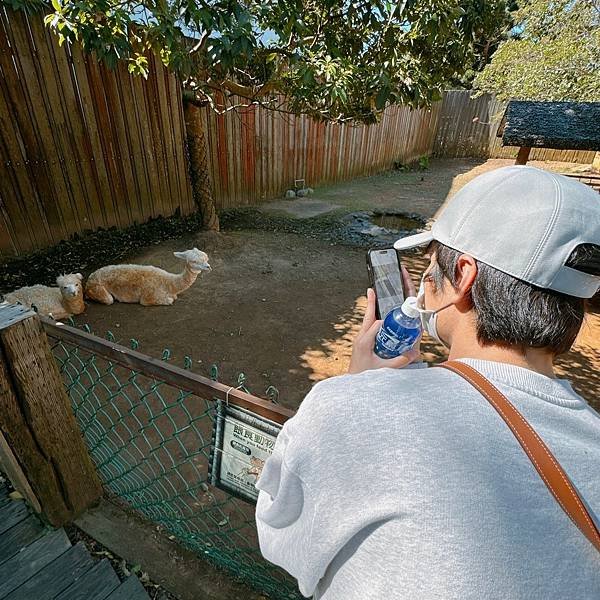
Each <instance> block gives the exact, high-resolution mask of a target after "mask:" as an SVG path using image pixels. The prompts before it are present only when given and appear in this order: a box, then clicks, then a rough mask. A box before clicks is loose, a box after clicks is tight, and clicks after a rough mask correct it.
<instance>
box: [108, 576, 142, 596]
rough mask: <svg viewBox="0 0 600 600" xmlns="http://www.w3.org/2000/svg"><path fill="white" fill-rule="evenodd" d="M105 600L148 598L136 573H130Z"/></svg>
mask: <svg viewBox="0 0 600 600" xmlns="http://www.w3.org/2000/svg"><path fill="white" fill-rule="evenodd" d="M106 600H148V594H147V593H146V590H145V589H144V586H143V585H142V584H141V583H140V580H139V579H138V578H137V576H136V575H130V576H129V577H128V578H127V579H126V580H125V581H124V582H123V583H122V584H121V585H120V586H119V587H118V588H117V589H116V590H114V592H113V593H112V594H111V595H110V596H108V598H107V599H106Z"/></svg>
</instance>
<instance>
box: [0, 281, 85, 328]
mask: <svg viewBox="0 0 600 600" xmlns="http://www.w3.org/2000/svg"><path fill="white" fill-rule="evenodd" d="M82 280H83V276H82V275H81V273H71V274H70V275H60V276H59V277H57V278H56V285H58V287H49V286H47V285H39V284H38V285H32V286H29V287H22V288H19V289H18V290H15V291H14V292H10V293H9V294H6V296H4V300H5V301H6V302H13V303H17V302H18V303H19V304H23V305H24V306H28V307H29V308H31V307H35V308H36V309H37V311H38V313H40V314H41V315H47V316H49V317H52V318H53V319H56V320H59V319H65V318H66V317H70V316H71V315H79V314H81V313H82V312H83V311H84V310H85V304H84V302H83V286H82V283H81V282H82Z"/></svg>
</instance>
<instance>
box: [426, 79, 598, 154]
mask: <svg viewBox="0 0 600 600" xmlns="http://www.w3.org/2000/svg"><path fill="white" fill-rule="evenodd" d="M471 94H472V92H470V91H469V90H452V91H449V92H446V93H445V94H444V99H443V101H442V106H441V110H440V117H439V125H438V130H437V134H436V138H435V144H434V148H433V153H434V156H438V157H444V158H461V157H474V158H515V157H516V156H517V152H518V150H519V149H518V148H514V147H510V146H507V147H502V143H501V140H500V138H498V137H496V132H497V131H498V126H499V124H500V120H501V119H502V115H503V114H504V108H505V106H506V105H505V104H504V103H503V102H499V101H498V100H496V97H495V96H494V95H492V94H483V95H482V96H479V97H478V98H471ZM475 118H477V120H476V121H474V120H473V119H475ZM594 154H595V153H594V152H586V151H582V150H552V149H549V148H533V149H532V150H531V154H530V155H529V160H556V161H564V162H574V163H584V164H587V163H591V162H592V161H593V160H594Z"/></svg>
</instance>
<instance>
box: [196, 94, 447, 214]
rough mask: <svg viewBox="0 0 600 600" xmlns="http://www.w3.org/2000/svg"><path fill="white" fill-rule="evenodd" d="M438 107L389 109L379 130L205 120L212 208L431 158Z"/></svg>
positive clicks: (267, 118) (296, 120) (255, 114)
mask: <svg viewBox="0 0 600 600" xmlns="http://www.w3.org/2000/svg"><path fill="white" fill-rule="evenodd" d="M439 104H440V103H437V104H435V105H434V106H433V107H432V109H431V110H426V109H423V110H417V111H413V110H410V109H409V108H406V107H401V106H393V107H390V108H388V109H387V110H386V111H385V114H384V116H383V119H382V121H381V122H380V123H378V124H377V125H372V126H369V127H366V126H353V125H334V124H326V123H319V122H316V121H314V120H313V119H310V118H309V117H306V116H303V115H302V116H301V115H289V114H286V113H280V112H274V111H271V110H266V109H264V108H261V107H258V106H252V107H249V108H244V109H238V110H236V111H230V112H227V113H225V114H222V115H218V114H216V113H215V112H214V111H212V110H211V109H210V108H209V107H207V108H206V109H205V110H204V112H203V119H204V127H205V132H206V139H207V143H208V156H209V168H210V169H211V178H212V182H213V186H214V196H215V201H216V203H217V207H218V208H226V207H231V206H240V205H244V204H254V203H256V202H260V201H262V200H267V199H271V198H274V197H276V196H281V195H282V194H283V192H285V190H286V189H289V188H292V187H293V186H294V180H296V179H304V181H305V183H306V185H307V186H311V187H316V186H318V185H322V184H325V183H332V182H336V181H342V180H345V179H350V178H352V177H356V176H359V175H370V174H373V173H377V172H379V171H382V170H385V169H387V168H390V167H391V166H392V165H393V164H394V163H395V162H401V163H408V162H411V161H414V160H416V159H418V158H419V157H420V156H422V155H429V154H430V153H431V150H432V147H433V140H434V137H435V131H436V127H437V119H438V114H439V108H440V106H439Z"/></svg>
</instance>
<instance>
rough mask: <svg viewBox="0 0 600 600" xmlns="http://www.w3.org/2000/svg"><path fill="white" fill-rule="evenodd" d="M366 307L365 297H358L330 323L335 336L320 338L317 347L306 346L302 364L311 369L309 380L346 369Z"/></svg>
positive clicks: (315, 379) (318, 378)
mask: <svg viewBox="0 0 600 600" xmlns="http://www.w3.org/2000/svg"><path fill="white" fill-rule="evenodd" d="M366 307H367V297H366V296H360V297H358V298H357V299H356V300H355V302H354V307H353V308H352V309H351V310H350V311H348V313H347V314H345V315H343V316H342V317H341V318H340V320H339V321H338V322H337V323H333V324H332V325H333V329H334V330H335V331H336V332H337V335H336V337H334V338H333V339H328V340H322V343H321V346H320V347H319V348H308V349H307V350H306V351H305V352H304V354H302V356H301V359H302V366H303V367H304V368H305V369H309V370H310V371H311V374H310V375H309V376H308V378H309V379H310V380H311V381H314V382H317V381H321V380H323V379H327V378H328V377H334V376H336V375H341V374H343V373H346V372H347V371H348V365H349V364H350V357H351V356H352V342H353V340H354V338H355V337H356V334H357V333H358V332H359V330H360V326H361V323H362V318H363V315H364V313H365V309H366Z"/></svg>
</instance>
